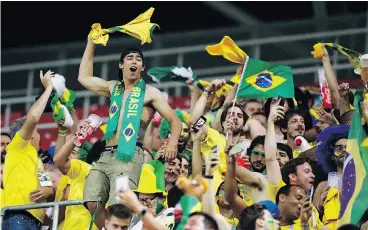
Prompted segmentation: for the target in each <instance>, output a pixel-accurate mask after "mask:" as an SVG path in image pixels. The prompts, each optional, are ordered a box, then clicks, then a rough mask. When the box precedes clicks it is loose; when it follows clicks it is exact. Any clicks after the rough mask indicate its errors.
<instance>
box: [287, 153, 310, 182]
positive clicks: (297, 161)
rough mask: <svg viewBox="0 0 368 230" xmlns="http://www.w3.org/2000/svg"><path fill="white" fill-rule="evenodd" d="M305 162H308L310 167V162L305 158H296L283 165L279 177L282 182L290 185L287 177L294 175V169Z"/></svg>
mask: <svg viewBox="0 0 368 230" xmlns="http://www.w3.org/2000/svg"><path fill="white" fill-rule="evenodd" d="M305 162H308V164H310V165H311V160H310V159H309V158H306V157H297V158H294V159H292V160H290V161H288V162H286V164H284V166H283V167H282V168H281V175H282V180H283V181H284V182H285V184H287V185H288V184H290V180H289V175H290V174H295V175H296V167H297V166H299V165H302V164H304V163H305Z"/></svg>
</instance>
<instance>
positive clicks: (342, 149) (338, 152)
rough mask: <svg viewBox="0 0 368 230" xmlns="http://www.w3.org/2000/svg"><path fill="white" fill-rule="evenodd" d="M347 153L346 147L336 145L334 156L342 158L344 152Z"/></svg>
mask: <svg viewBox="0 0 368 230" xmlns="http://www.w3.org/2000/svg"><path fill="white" fill-rule="evenodd" d="M345 151H346V145H335V146H334V155H335V156H341V154H342V153H343V152H345Z"/></svg>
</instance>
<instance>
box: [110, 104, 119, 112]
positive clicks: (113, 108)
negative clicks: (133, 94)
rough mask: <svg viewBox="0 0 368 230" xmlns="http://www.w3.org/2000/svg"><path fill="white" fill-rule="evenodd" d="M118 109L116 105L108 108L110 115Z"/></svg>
mask: <svg viewBox="0 0 368 230" xmlns="http://www.w3.org/2000/svg"><path fill="white" fill-rule="evenodd" d="M117 109H118V107H117V106H116V105H113V106H112V107H111V108H110V113H111V114H113V113H115V112H116V110H117Z"/></svg>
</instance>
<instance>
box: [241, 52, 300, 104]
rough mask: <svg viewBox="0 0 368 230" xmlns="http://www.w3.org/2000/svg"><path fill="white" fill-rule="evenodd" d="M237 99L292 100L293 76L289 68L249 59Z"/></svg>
mask: <svg viewBox="0 0 368 230" xmlns="http://www.w3.org/2000/svg"><path fill="white" fill-rule="evenodd" d="M243 74H244V76H243V80H242V82H241V83H240V86H239V87H240V89H239V92H238V98H254V97H256V98H257V97H258V98H259V97H260V98H271V97H277V96H282V97H285V98H294V82H293V74H292V72H291V68H290V66H285V65H278V64H274V63H270V62H264V61H261V60H257V59H253V58H249V57H248V60H247V63H246V66H245V71H244V73H243Z"/></svg>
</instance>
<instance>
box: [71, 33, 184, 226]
mask: <svg viewBox="0 0 368 230" xmlns="http://www.w3.org/2000/svg"><path fill="white" fill-rule="evenodd" d="M94 52H95V44H94V43H93V41H92V40H91V39H89V38H88V42H87V47H86V49H85V52H84V54H83V58H82V61H81V64H80V67H79V75H78V81H79V82H80V83H81V84H82V85H83V86H84V87H86V88H87V89H89V90H90V91H92V92H94V93H96V94H98V95H100V96H106V97H110V110H109V120H108V123H107V128H106V133H105V135H104V137H103V140H106V149H105V151H104V152H102V154H101V157H100V159H99V160H98V161H97V162H96V165H95V166H93V167H92V169H91V171H90V172H89V175H88V177H87V179H86V184H87V185H88V186H86V187H85V189H84V199H85V200H86V202H88V203H87V206H88V209H89V211H90V212H91V213H92V212H94V210H95V208H96V206H97V201H98V200H100V201H101V203H102V205H100V206H99V207H104V205H105V204H106V203H107V202H108V201H109V203H110V204H112V203H113V202H114V199H111V198H112V197H113V196H112V192H113V191H114V188H115V179H116V177H117V176H119V175H127V176H129V178H130V181H129V186H130V187H131V188H132V189H135V188H137V185H138V181H139V175H140V171H141V168H142V165H143V163H144V151H143V148H142V144H141V143H142V142H143V137H144V133H145V130H146V128H147V125H148V123H149V122H150V121H151V119H152V118H153V115H154V114H155V112H156V111H157V112H159V113H160V114H161V115H162V117H164V118H165V119H166V120H167V121H168V122H169V123H170V125H171V130H172V131H171V138H170V141H169V143H168V145H167V147H166V152H165V156H166V158H168V159H170V160H171V159H173V158H175V155H176V153H177V144H178V138H179V136H180V132H181V122H180V120H179V118H178V117H177V116H176V114H175V113H174V111H173V110H172V108H171V107H170V106H169V105H168V103H167V102H166V100H165V97H164V96H163V94H162V93H161V92H160V91H159V90H158V89H157V88H154V87H152V86H150V85H147V84H146V83H145V82H144V80H143V79H142V77H141V72H142V71H144V67H145V62H144V56H143V53H142V52H141V51H140V50H138V49H134V48H129V49H126V50H125V51H124V52H123V53H122V54H121V57H120V62H119V65H118V66H119V69H118V70H119V71H118V77H119V79H116V80H111V81H107V80H104V79H102V78H98V77H94V76H93V56H94ZM98 213H99V215H102V216H101V220H104V219H105V217H106V212H105V211H103V209H102V208H101V209H99V210H98ZM96 224H97V225H100V226H99V227H102V226H103V223H102V222H101V223H96Z"/></svg>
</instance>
